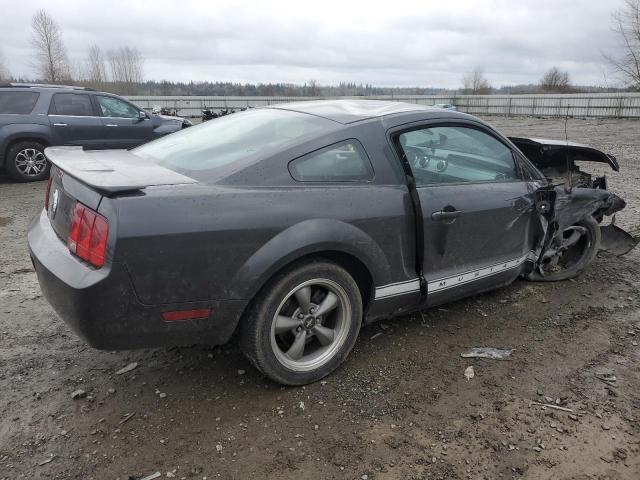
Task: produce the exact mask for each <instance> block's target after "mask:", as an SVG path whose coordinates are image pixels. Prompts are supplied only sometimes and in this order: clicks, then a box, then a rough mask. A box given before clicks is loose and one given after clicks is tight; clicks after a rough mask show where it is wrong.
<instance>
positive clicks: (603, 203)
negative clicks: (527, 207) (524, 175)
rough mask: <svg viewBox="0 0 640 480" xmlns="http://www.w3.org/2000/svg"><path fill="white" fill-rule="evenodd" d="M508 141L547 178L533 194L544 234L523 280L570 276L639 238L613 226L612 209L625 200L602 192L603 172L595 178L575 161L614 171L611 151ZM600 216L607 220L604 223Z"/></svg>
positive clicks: (604, 184) (543, 141)
mask: <svg viewBox="0 0 640 480" xmlns="http://www.w3.org/2000/svg"><path fill="white" fill-rule="evenodd" d="M509 139H510V140H511V141H512V142H513V143H514V144H515V145H516V146H517V147H518V148H519V149H520V151H522V153H524V154H525V156H526V157H527V158H528V159H529V160H530V161H531V162H532V163H533V164H534V165H535V166H536V167H537V168H538V169H539V170H540V171H541V172H542V173H543V174H544V175H545V177H546V178H547V181H548V183H547V185H544V186H542V187H540V188H539V189H538V190H536V192H535V205H536V211H537V213H538V217H539V220H540V228H541V229H542V232H543V235H542V241H541V242H540V243H539V245H538V247H537V250H536V251H535V258H536V261H535V266H534V268H533V269H532V271H531V272H529V273H528V274H527V278H528V279H530V280H536V281H557V280H564V279H567V278H572V277H574V276H575V275H577V274H578V273H580V272H581V271H582V270H583V269H584V268H585V267H586V266H587V265H589V263H591V261H592V260H593V259H594V258H595V256H596V255H597V253H598V251H602V250H604V251H607V252H609V253H610V254H613V255H616V256H620V255H624V254H626V253H628V252H629V251H630V250H632V249H633V248H634V247H635V246H636V245H637V244H638V241H639V240H640V238H637V237H633V236H632V235H631V234H629V233H628V232H626V231H625V230H623V229H621V228H620V227H618V226H616V225H615V213H616V212H618V211H620V210H622V209H623V208H624V207H625V206H626V203H625V201H624V200H622V199H621V198H620V197H618V196H617V195H616V194H614V193H611V192H610V191H609V190H607V177H606V175H602V176H594V175H592V174H590V173H588V172H586V171H584V170H582V169H581V168H580V166H579V165H578V164H577V163H576V162H579V161H580V162H598V163H605V164H607V165H609V166H610V167H611V169H612V170H614V171H615V172H618V171H619V170H620V166H619V164H618V161H617V160H616V158H615V157H614V156H613V155H610V154H606V153H604V152H602V151H600V150H597V149H595V148H593V147H590V146H588V145H582V144H579V143H574V142H567V141H560V140H547V139H538V138H522V137H510V138H509ZM605 217H612V219H611V222H610V223H609V224H606V225H603V224H602V223H603V221H604V219H605Z"/></svg>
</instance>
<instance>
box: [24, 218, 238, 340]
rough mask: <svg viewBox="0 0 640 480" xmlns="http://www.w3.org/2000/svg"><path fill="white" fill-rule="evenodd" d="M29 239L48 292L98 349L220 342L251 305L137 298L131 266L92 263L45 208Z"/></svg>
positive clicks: (58, 309) (53, 303) (77, 330)
mask: <svg viewBox="0 0 640 480" xmlns="http://www.w3.org/2000/svg"><path fill="white" fill-rule="evenodd" d="M28 243H29V251H30V254H31V259H32V261H33V266H34V268H35V271H36V274H37V276H38V282H39V283H40V288H41V289H42V293H43V295H44V296H45V298H46V299H47V301H48V302H49V303H50V304H51V306H52V307H53V308H54V310H55V311H56V313H57V314H58V315H59V316H60V317H61V318H62V319H63V320H64V321H65V322H66V323H67V324H68V325H69V326H70V327H71V329H72V330H73V331H74V332H75V333H76V334H77V335H78V336H79V337H81V338H82V339H83V340H85V341H86V342H87V343H88V344H89V345H91V346H93V347H95V348H99V349H108V350H121V349H132V348H147V347H161V346H173V345H191V344H194V343H201V344H211V345H220V344H223V343H225V342H227V341H228V340H229V338H230V337H231V335H232V334H233V331H234V330H235V327H236V325H237V323H238V320H239V318H240V315H241V314H242V311H243V310H244V307H245V306H246V302H244V301H234V300H223V301H205V302H184V303H179V304H162V305H144V304H142V303H140V302H139V301H138V299H137V298H136V295H135V292H134V290H133V287H132V285H131V281H130V278H129V275H128V273H127V270H126V267H125V265H123V264H119V263H113V264H111V265H110V266H105V267H103V268H101V269H99V270H95V269H93V268H91V267H89V266H88V265H86V264H85V263H83V262H82V261H80V260H79V259H77V258H76V257H74V256H73V255H72V254H71V253H70V252H69V250H68V249H67V247H66V245H64V244H63V242H61V241H60V238H59V237H58V236H57V235H56V234H55V232H54V231H53V229H52V228H51V224H50V223H49V220H48V218H47V216H46V214H45V213H44V211H43V212H42V213H41V215H40V216H38V217H36V218H35V219H34V220H33V222H32V224H31V226H30V228H29V233H28ZM204 308H210V309H211V314H210V316H209V318H206V319H199V320H183V321H173V322H167V321H164V320H163V318H162V313H163V312H166V311H174V310H192V309H193V310H195V309H204Z"/></svg>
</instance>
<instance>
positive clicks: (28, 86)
mask: <svg viewBox="0 0 640 480" xmlns="http://www.w3.org/2000/svg"><path fill="white" fill-rule="evenodd" d="M0 88H10V89H15V90H34V89H35V90H79V91H84V92H94V91H95V90H94V89H93V88H90V87H78V86H74V85H54V84H48V83H20V82H10V83H0Z"/></svg>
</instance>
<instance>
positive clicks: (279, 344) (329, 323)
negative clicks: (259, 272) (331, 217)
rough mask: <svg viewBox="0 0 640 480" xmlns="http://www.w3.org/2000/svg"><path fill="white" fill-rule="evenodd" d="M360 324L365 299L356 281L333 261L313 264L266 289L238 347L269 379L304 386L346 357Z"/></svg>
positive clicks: (299, 267)
mask: <svg viewBox="0 0 640 480" xmlns="http://www.w3.org/2000/svg"><path fill="white" fill-rule="evenodd" d="M305 304H306V307H305ZM334 304H335V305H334ZM331 305H333V307H331ZM313 309H315V310H313ZM307 312H309V313H307ZM301 316H302V318H301ZM361 323H362V297H361V295H360V290H359V288H358V285H357V284H356V282H355V280H354V279H353V277H351V275H349V273H347V271H346V270H344V269H343V268H342V267H340V266H338V265H336V264H335V263H332V262H328V261H322V260H316V261H309V262H305V263H301V264H300V263H299V264H296V265H294V266H292V267H291V268H288V269H287V270H285V271H283V272H281V273H279V274H277V275H276V276H275V277H274V278H272V279H271V280H270V281H269V282H268V283H267V285H265V287H264V288H263V289H262V290H261V292H260V293H259V294H258V296H257V297H256V299H255V300H254V301H253V302H252V304H251V306H250V307H249V309H248V310H247V313H246V314H245V316H244V318H243V321H242V324H241V328H240V347H241V349H242V351H243V352H244V354H245V355H246V356H247V357H248V358H249V360H250V361H251V362H252V363H253V365H254V366H255V367H256V368H257V369H258V370H260V372H262V373H263V374H264V375H265V376H267V377H269V378H270V379H271V380H273V381H275V382H278V383H280V384H283V385H304V384H307V383H311V382H315V381H317V380H320V379H321V378H324V377H326V376H327V375H329V374H330V373H331V372H333V371H334V370H335V369H336V368H337V367H338V366H339V365H340V364H341V363H342V362H343V361H344V360H345V359H346V358H347V355H348V354H349V352H350V351H351V349H352V348H353V345H354V344H355V342H356V339H357V337H358V332H359V331H360V325H361ZM331 332H333V333H331Z"/></svg>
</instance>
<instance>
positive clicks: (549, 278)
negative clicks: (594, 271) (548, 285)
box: [527, 217, 601, 282]
mask: <svg viewBox="0 0 640 480" xmlns="http://www.w3.org/2000/svg"><path fill="white" fill-rule="evenodd" d="M600 238H601V232H600V225H599V224H598V222H596V220H595V219H594V218H593V217H587V218H585V219H583V220H581V221H579V222H578V223H576V224H574V225H571V226H570V227H567V228H566V229H565V230H564V231H563V232H562V236H561V240H560V242H559V244H558V245H552V246H551V247H550V248H549V249H548V250H547V252H545V253H544V254H543V259H542V261H541V262H539V265H538V268H537V269H536V270H535V271H533V272H531V273H530V274H529V275H528V276H527V278H528V279H529V280H534V281H542V282H555V281H559V280H567V279H569V278H573V277H576V276H578V275H580V273H582V271H583V270H584V269H585V268H586V267H587V266H588V265H589V264H590V263H591V262H592V261H593V259H594V258H595V256H596V254H597V253H598V249H599V248H600Z"/></svg>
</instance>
